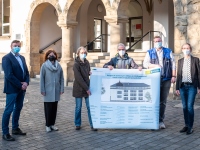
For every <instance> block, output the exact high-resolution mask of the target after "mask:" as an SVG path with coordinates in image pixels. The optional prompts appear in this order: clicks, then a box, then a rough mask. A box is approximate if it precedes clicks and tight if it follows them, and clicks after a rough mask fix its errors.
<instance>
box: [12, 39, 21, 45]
mask: <svg viewBox="0 0 200 150" xmlns="http://www.w3.org/2000/svg"><path fill="white" fill-rule="evenodd" d="M13 43H21V42H20V41H19V40H13V41H12V42H11V44H10V46H12V44H13Z"/></svg>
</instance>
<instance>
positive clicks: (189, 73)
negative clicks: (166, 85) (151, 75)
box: [176, 43, 200, 134]
mask: <svg viewBox="0 0 200 150" xmlns="http://www.w3.org/2000/svg"><path fill="white" fill-rule="evenodd" d="M191 51H192V47H191V45H190V44H188V43H186V44H184V45H183V46H182V52H183V54H184V58H182V59H180V60H179V61H178V72H177V83H176V94H177V95H178V96H179V95H180V96H181V100H182V105H183V114H184V120H185V126H184V127H183V129H181V130H180V132H181V133H183V132H186V134H191V133H193V129H192V128H193V122H194V108H193V107H194V101H195V96H196V94H197V92H198V93H200V65H199V58H197V57H193V56H192V55H191Z"/></svg>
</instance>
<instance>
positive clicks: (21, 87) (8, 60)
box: [2, 40, 29, 141]
mask: <svg viewBox="0 0 200 150" xmlns="http://www.w3.org/2000/svg"><path fill="white" fill-rule="evenodd" d="M20 47H21V43H20V41H18V40H14V41H12V43H11V52H10V53H9V54H7V55H5V56H4V57H3V58H2V67H3V70H4V76H5V77H4V91H3V92H4V93H6V106H5V110H4V113H3V116H2V131H3V136H2V138H3V139H4V140H6V141H14V140H15V139H14V138H13V137H12V136H11V135H10V133H9V120H10V115H11V113H12V134H15V135H26V133H24V132H22V131H21V129H20V128H19V117H20V112H21V109H22V107H23V101H24V96H25V92H26V88H27V86H28V84H29V72H28V68H27V66H26V61H25V58H24V57H23V56H21V55H20V54H19V52H20Z"/></svg>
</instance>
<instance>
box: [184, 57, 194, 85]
mask: <svg viewBox="0 0 200 150" xmlns="http://www.w3.org/2000/svg"><path fill="white" fill-rule="evenodd" d="M190 67H191V57H189V58H184V61H183V68H182V82H190V83H192V78H191V71H190Z"/></svg>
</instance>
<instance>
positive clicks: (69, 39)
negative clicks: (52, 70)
mask: <svg viewBox="0 0 200 150" xmlns="http://www.w3.org/2000/svg"><path fill="white" fill-rule="evenodd" d="M57 24H58V26H60V27H61V29H62V56H61V61H60V64H61V66H62V69H63V74H64V85H65V86H68V85H69V82H73V80H74V74H73V64H74V59H73V51H74V42H73V38H74V27H75V26H76V25H77V23H76V22H73V23H68V24H60V23H59V22H58V23H57Z"/></svg>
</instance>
